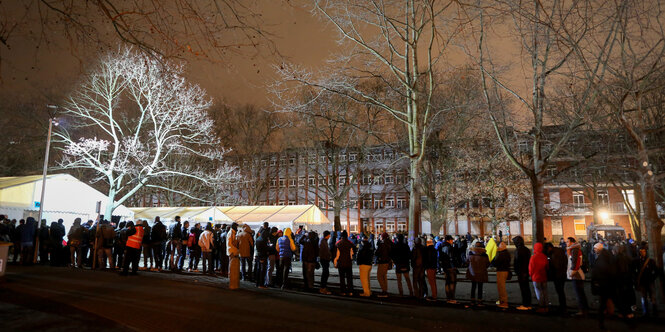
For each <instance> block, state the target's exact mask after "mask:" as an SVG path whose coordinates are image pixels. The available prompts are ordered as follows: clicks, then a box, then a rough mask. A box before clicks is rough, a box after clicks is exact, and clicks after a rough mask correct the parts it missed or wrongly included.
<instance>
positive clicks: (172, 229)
mask: <svg viewBox="0 0 665 332" xmlns="http://www.w3.org/2000/svg"><path fill="white" fill-rule="evenodd" d="M169 240H182V224H181V223H180V222H177V223H175V224H171V225H170V226H169Z"/></svg>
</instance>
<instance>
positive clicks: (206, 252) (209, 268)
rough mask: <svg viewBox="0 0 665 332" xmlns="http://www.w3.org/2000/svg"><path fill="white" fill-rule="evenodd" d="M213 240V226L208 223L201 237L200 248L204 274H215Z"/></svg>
mask: <svg viewBox="0 0 665 332" xmlns="http://www.w3.org/2000/svg"><path fill="white" fill-rule="evenodd" d="M212 240H213V233H212V224H211V223H208V224H207V225H206V228H205V230H204V231H203V233H201V235H200V236H199V247H200V248H201V255H202V256H203V257H202V260H203V274H206V273H208V274H210V275H213V274H215V267H214V265H213V264H212V248H213V243H212V242H213V241H212Z"/></svg>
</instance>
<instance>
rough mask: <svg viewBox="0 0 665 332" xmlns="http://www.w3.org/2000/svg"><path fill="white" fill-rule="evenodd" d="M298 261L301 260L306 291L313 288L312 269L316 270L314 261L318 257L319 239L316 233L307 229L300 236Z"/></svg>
mask: <svg viewBox="0 0 665 332" xmlns="http://www.w3.org/2000/svg"><path fill="white" fill-rule="evenodd" d="M300 248H302V250H301V254H300V261H301V262H302V269H303V276H304V280H303V281H304V284H305V290H306V291H312V290H313V289H314V270H316V261H317V258H318V257H319V239H318V238H317V237H316V233H314V232H313V231H309V232H308V233H306V234H302V235H301V237H300Z"/></svg>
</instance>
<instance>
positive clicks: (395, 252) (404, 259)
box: [390, 242, 411, 273]
mask: <svg viewBox="0 0 665 332" xmlns="http://www.w3.org/2000/svg"><path fill="white" fill-rule="evenodd" d="M390 257H391V258H392V260H393V263H395V272H396V273H404V272H409V271H410V270H411V269H410V264H409V260H410V257H411V252H410V251H409V245H408V244H406V243H403V242H397V243H395V244H394V245H393V246H392V249H391V250H390Z"/></svg>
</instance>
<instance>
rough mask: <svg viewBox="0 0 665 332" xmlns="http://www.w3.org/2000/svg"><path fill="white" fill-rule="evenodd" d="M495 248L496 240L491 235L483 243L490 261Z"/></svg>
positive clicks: (492, 258)
mask: <svg viewBox="0 0 665 332" xmlns="http://www.w3.org/2000/svg"><path fill="white" fill-rule="evenodd" d="M496 250H497V246H496V241H494V238H493V237H491V238H490V239H489V240H488V241H487V244H486V245H485V251H486V252H487V257H489V259H490V262H491V261H493V260H494V256H496Z"/></svg>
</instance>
